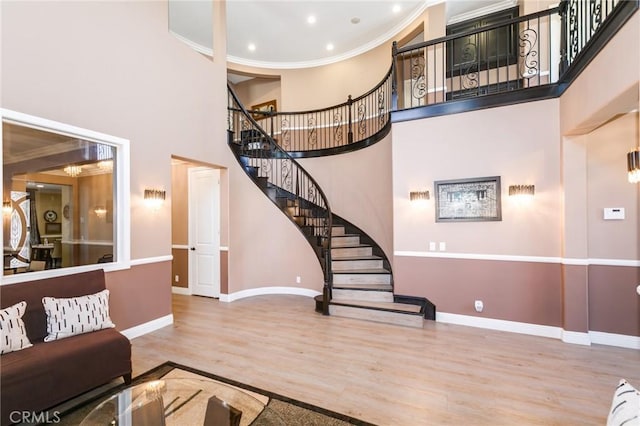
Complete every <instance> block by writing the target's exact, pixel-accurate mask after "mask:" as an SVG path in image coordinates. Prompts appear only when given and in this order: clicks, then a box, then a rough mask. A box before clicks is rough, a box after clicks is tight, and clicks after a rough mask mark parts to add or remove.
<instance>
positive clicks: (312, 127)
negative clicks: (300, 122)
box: [307, 117, 318, 146]
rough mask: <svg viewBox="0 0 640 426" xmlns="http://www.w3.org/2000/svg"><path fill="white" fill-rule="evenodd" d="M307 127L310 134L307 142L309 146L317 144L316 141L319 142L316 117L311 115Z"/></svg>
mask: <svg viewBox="0 0 640 426" xmlns="http://www.w3.org/2000/svg"><path fill="white" fill-rule="evenodd" d="M307 129H308V132H309V135H308V136H307V143H308V144H309V146H315V144H316V142H318V134H317V132H316V119H315V117H309V119H308V120H307Z"/></svg>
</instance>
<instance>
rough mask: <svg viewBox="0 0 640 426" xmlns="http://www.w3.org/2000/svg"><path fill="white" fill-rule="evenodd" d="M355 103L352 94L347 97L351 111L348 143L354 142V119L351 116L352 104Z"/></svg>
mask: <svg viewBox="0 0 640 426" xmlns="http://www.w3.org/2000/svg"><path fill="white" fill-rule="evenodd" d="M352 105H353V99H351V95H349V97H348V98H347V111H349V118H348V120H349V122H348V126H349V129H348V133H347V137H348V143H353V119H352V118H351V106H352Z"/></svg>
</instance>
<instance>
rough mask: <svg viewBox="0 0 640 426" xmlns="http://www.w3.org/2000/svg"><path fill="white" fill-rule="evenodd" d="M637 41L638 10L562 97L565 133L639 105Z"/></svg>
mask: <svg viewBox="0 0 640 426" xmlns="http://www.w3.org/2000/svg"><path fill="white" fill-rule="evenodd" d="M638 40H640V13H637V12H636V13H635V15H633V17H632V18H631V19H630V20H629V22H627V23H626V24H625V26H624V27H622V29H621V30H620V31H619V32H618V34H617V35H616V36H615V37H614V38H613V39H612V40H611V41H610V42H609V43H608V44H607V45H606V46H605V47H604V49H602V51H601V52H600V53H599V54H598V56H596V57H595V58H594V59H593V61H591V63H590V64H589V66H588V67H587V68H586V69H585V70H584V71H583V72H582V73H581V74H580V76H579V77H578V78H577V79H576V80H575V81H574V82H573V83H572V84H571V86H570V87H569V88H568V89H567V90H566V92H565V93H564V94H563V95H562V97H561V98H560V114H561V115H562V121H561V123H560V125H561V132H562V134H563V135H565V136H566V135H578V134H585V133H588V132H590V131H591V130H593V129H595V128H596V127H598V126H600V125H602V124H603V123H605V122H606V121H608V120H610V119H611V118H612V117H614V116H616V115H618V114H625V113H627V112H629V111H631V110H633V109H636V108H638V93H639V89H638V77H639V70H640V49H638Z"/></svg>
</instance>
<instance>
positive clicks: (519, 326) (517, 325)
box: [436, 312, 562, 339]
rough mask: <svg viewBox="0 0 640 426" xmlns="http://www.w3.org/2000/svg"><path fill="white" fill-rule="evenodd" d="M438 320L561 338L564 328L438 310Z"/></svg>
mask: <svg viewBox="0 0 640 426" xmlns="http://www.w3.org/2000/svg"><path fill="white" fill-rule="evenodd" d="M436 321H438V322H444V323H448V324H457V325H467V326H470V327H478V328H487V329H489V330H499V331H508V332H511V333H520V334H530V335H532V336H541V337H551V338H553V339H560V338H561V337H562V329H561V328H560V327H552V326H548V325H539V324H529V323H526V322H516V321H505V320H499V319H494V318H483V317H474V316H471V315H460V314H448V313H446V312H436Z"/></svg>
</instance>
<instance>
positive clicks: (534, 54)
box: [518, 28, 539, 78]
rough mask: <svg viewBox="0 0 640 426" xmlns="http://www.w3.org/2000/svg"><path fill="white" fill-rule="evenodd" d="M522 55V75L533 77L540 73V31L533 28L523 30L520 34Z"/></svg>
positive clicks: (519, 40) (519, 42) (519, 41)
mask: <svg viewBox="0 0 640 426" xmlns="http://www.w3.org/2000/svg"><path fill="white" fill-rule="evenodd" d="M518 44H519V46H520V57H521V58H522V68H523V69H522V76H523V77H524V78H532V77H534V76H535V75H537V74H538V71H539V69H538V67H539V63H538V51H537V44H538V33H537V32H536V31H535V30H533V29H532V28H527V29H525V30H523V31H522V32H521V33H520V34H519V36H518Z"/></svg>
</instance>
